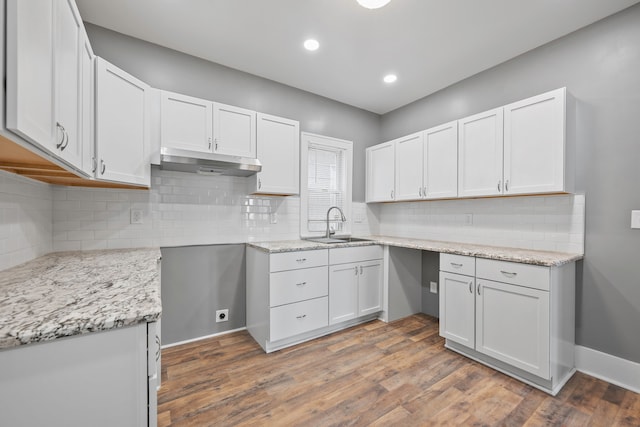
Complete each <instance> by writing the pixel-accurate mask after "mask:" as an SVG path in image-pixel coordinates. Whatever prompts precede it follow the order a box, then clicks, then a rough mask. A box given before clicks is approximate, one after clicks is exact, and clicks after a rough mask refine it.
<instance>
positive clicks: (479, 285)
mask: <svg viewBox="0 0 640 427" xmlns="http://www.w3.org/2000/svg"><path fill="white" fill-rule="evenodd" d="M481 286H482V285H481V284H480V283H478V295H480V287H481Z"/></svg>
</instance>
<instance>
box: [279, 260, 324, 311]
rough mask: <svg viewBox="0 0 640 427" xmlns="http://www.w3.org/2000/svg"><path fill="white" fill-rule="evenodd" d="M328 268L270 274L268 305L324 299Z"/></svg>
mask: <svg viewBox="0 0 640 427" xmlns="http://www.w3.org/2000/svg"><path fill="white" fill-rule="evenodd" d="M328 276H329V271H328V267H314V268H303V269H299V270H290V271H280V272H278V273H271V275H270V284H269V285H270V286H269V303H270V305H271V307H275V306H278V305H284V304H290V303H292V302H298V301H304V300H308V299H312V298H318V297H324V296H327V294H328V289H329V280H328Z"/></svg>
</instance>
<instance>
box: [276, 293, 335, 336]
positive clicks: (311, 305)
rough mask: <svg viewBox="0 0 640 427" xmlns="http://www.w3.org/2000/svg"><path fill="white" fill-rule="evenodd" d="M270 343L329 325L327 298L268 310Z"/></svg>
mask: <svg viewBox="0 0 640 427" xmlns="http://www.w3.org/2000/svg"><path fill="white" fill-rule="evenodd" d="M270 317H271V319H270V320H271V324H270V337H269V339H270V341H278V340H281V339H284V338H288V337H292V336H294V335H298V334H302V333H304V332H309V331H312V330H314V329H318V328H322V327H324V326H327V325H328V324H329V298H328V297H322V298H316V299H312V300H307V301H302V302H296V303H293V304H287V305H282V306H280V307H275V308H272V309H271V310H270Z"/></svg>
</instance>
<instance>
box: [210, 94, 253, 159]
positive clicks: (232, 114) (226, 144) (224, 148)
mask: <svg viewBox="0 0 640 427" xmlns="http://www.w3.org/2000/svg"><path fill="white" fill-rule="evenodd" d="M213 145H214V146H213V152H214V153H219V154H229V155H232V156H241V157H252V158H255V157H256V112H255V111H251V110H246V109H244V108H239V107H233V106H231V105H225V104H220V103H217V102H214V103H213Z"/></svg>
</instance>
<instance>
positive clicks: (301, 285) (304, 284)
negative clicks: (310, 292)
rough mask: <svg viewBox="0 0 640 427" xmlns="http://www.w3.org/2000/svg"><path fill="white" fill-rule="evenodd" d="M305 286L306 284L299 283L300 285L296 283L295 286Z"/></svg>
mask: <svg viewBox="0 0 640 427" xmlns="http://www.w3.org/2000/svg"><path fill="white" fill-rule="evenodd" d="M306 284H307V282H300V283H296V286H304V285H306Z"/></svg>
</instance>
